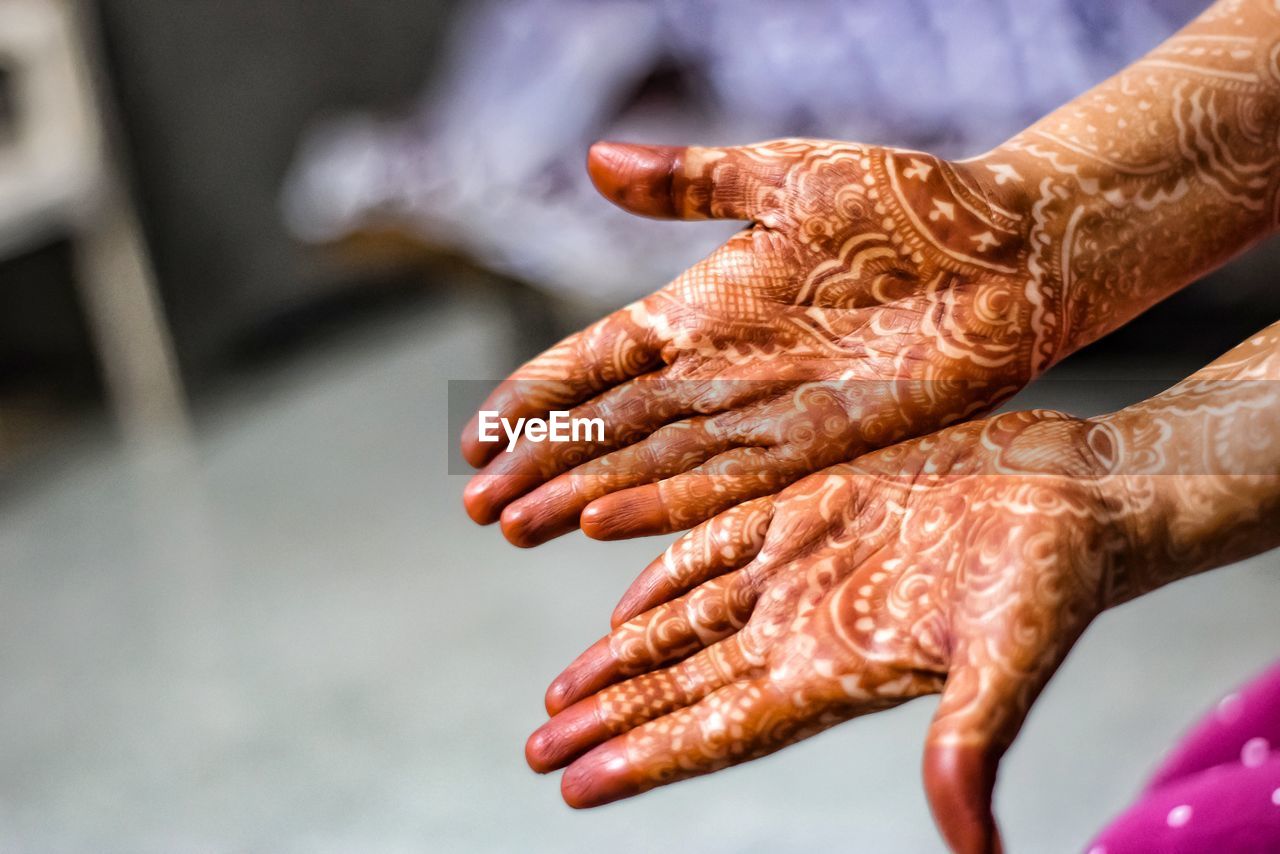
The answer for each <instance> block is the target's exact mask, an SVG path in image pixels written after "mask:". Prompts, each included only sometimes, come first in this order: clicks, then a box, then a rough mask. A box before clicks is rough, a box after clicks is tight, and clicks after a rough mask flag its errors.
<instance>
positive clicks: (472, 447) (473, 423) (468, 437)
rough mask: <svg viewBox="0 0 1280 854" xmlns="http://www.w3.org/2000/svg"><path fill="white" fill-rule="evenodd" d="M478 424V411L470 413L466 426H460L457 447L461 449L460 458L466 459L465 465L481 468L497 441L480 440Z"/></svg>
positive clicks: (495, 451)
mask: <svg viewBox="0 0 1280 854" xmlns="http://www.w3.org/2000/svg"><path fill="white" fill-rule="evenodd" d="M479 424H480V415H479V413H477V414H475V415H472V416H471V419H470V420H469V421H467V426H465V427H463V428H462V435H461V436H460V437H459V438H458V447H459V448H461V450H462V459H464V460H466V463H467V465H469V466H471V467H472V468H473V469H478V468H483V467H484V466H485V465H487V464H488V463H489V461H490V460H492V459H493V456H494V454H495V453H497V450H498V443H497V442H481V441H480V435H479V434H480V430H479Z"/></svg>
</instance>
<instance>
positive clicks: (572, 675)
mask: <svg viewBox="0 0 1280 854" xmlns="http://www.w3.org/2000/svg"><path fill="white" fill-rule="evenodd" d="M620 675H621V673H620V672H619V670H618V660H617V657H616V656H614V654H613V648H612V647H611V646H610V644H609V638H607V637H603V638H601V639H600V640H598V641H596V642H595V643H593V644H592V645H591V646H589V647H587V649H586V651H584V652H583V653H582V654H581V655H579V656H578V657H577V658H575V659H574V660H573V663H572V664H570V665H569V666H568V667H566V668H565V669H564V672H563V673H561V674H560V675H559V676H557V677H556V678H555V679H554V680H552V682H551V685H550V687H548V688H547V694H546V697H545V698H544V702H545V703H546V706H547V714H549V715H557V714H559V713H560V712H561V711H562V710H563V709H565V707H567V706H569V705H570V704H571V703H575V702H577V701H578V700H580V699H582V698H583V697H586V696H588V695H590V694H594V693H595V692H596V691H599V690H600V689H601V688H604V687H606V686H608V685H610V684H612V683H613V682H614V681H615V680H616V679H617V678H618V677H619V676H620Z"/></svg>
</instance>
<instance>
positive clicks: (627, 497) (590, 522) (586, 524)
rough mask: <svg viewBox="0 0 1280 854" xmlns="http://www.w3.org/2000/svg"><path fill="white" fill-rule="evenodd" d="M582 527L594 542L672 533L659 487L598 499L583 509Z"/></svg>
mask: <svg viewBox="0 0 1280 854" xmlns="http://www.w3.org/2000/svg"><path fill="white" fill-rule="evenodd" d="M580 524H581V526H582V533H584V534H586V535H587V536H588V537H590V538H591V539H593V540H625V539H627V538H629V537H647V536H650V535H652V534H665V533H667V532H669V531H670V530H671V520H670V519H669V518H668V517H667V511H666V507H665V506H664V505H663V503H662V498H661V496H660V495H659V493H658V486H657V484H649V485H647V486H639V487H636V488H635V489H627V490H624V491H622V492H615V493H613V494H612V495H605V496H603V497H601V498H597V499H596V500H595V501H592V502H591V503H590V504H588V505H587V506H586V508H585V509H583V511H582V517H581V521H580Z"/></svg>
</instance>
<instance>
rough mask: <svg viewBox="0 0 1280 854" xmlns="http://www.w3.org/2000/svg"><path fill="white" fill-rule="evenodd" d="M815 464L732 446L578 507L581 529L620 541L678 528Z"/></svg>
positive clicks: (756, 494)
mask: <svg viewBox="0 0 1280 854" xmlns="http://www.w3.org/2000/svg"><path fill="white" fill-rule="evenodd" d="M815 467H820V466H816V465H815V463H814V462H813V461H811V460H805V459H803V458H801V457H798V456H796V455H794V454H792V453H789V452H785V451H782V450H779V449H775V448H735V449H733V450H730V451H726V452H725V453H723V454H720V455H719V456H717V457H714V458H713V459H711V460H709V461H708V462H706V463H704V464H703V465H701V466H698V467H697V468H695V469H693V470H691V471H688V472H685V473H684V474H680V475H676V476H674V477H670V478H667V479H666V480H662V481H659V482H658V483H651V484H647V485H645V486H638V487H635V488H634V489H627V490H623V491H622V492H615V493H613V494H612V495H606V496H604V497H602V498H599V499H597V500H595V501H593V502H591V503H590V504H589V505H587V507H586V509H584V510H583V511H582V516H581V525H582V532H583V533H584V534H586V535H587V536H588V537H591V538H592V539H596V540H622V539H626V538H628V537H646V536H651V535H653V534H667V533H670V532H672V531H680V530H683V529H685V528H689V527H691V526H693V525H696V524H697V523H699V522H701V521H703V520H705V519H709V518H711V517H712V516H714V515H715V514H717V513H719V512H720V511H722V510H726V509H728V508H730V507H732V506H734V505H735V504H741V503H742V502H744V501H748V500H750V499H752V498H758V497H760V496H762V495H772V494H773V493H775V492H777V491H778V490H780V489H782V488H783V487H784V486H786V485H787V484H789V483H791V482H792V481H794V480H796V479H798V478H800V477H803V476H804V475H806V474H808V473H809V472H811V471H813V469H814V468H815Z"/></svg>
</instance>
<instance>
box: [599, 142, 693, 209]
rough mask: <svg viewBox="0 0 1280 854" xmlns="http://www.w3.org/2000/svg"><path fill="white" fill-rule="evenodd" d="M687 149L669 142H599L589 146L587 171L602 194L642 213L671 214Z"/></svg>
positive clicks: (615, 202) (674, 206)
mask: <svg viewBox="0 0 1280 854" xmlns="http://www.w3.org/2000/svg"><path fill="white" fill-rule="evenodd" d="M683 155H684V149H683V148H680V147H678V146H670V145H636V144H634V143H629V142H603V141H602V142H597V143H595V144H594V145H592V146H591V148H590V149H588V150H587V174H588V175H590V176H591V183H593V184H595V186H596V189H597V190H599V191H600V195H602V196H604V197H605V198H606V199H608V200H609V201H611V202H613V203H614V204H615V205H617V206H618V207H620V208H623V209H625V210H628V211H630V212H632V213H635V214H640V215H641V216H651V217H660V218H670V217H674V216H680V214H681V212H680V211H678V210H676V205H675V196H674V192H673V189H674V187H673V182H674V181H675V177H676V175H677V174H678V173H679V170H680V169H681V168H682V166H683Z"/></svg>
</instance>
